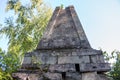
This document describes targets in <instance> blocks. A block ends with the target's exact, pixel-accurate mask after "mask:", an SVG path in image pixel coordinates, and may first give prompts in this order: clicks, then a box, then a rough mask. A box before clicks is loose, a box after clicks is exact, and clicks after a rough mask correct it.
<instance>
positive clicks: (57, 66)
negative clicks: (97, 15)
mask: <svg viewBox="0 0 120 80" xmlns="http://www.w3.org/2000/svg"><path fill="white" fill-rule="evenodd" d="M109 70H110V66H109V63H105V61H104V56H103V54H102V51H100V50H95V49H92V48H91V46H90V44H89V42H88V40H87V37H86V35H85V32H84V30H83V28H82V25H81V23H80V21H79V19H78V16H77V14H76V12H75V10H74V7H73V6H70V7H67V8H65V9H61V8H60V7H57V8H56V9H55V11H54V13H53V16H52V18H51V20H50V21H49V23H48V26H47V28H46V31H45V33H44V35H43V37H42V39H41V40H40V42H39V44H38V46H37V49H36V50H35V51H33V52H30V53H26V54H25V56H24V61H23V64H22V67H21V69H19V70H18V71H17V72H16V73H13V77H14V78H16V79H17V80H110V79H109V78H107V76H106V75H105V74H104V72H107V71H109Z"/></svg>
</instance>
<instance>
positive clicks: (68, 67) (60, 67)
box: [49, 64, 76, 72]
mask: <svg viewBox="0 0 120 80" xmlns="http://www.w3.org/2000/svg"><path fill="white" fill-rule="evenodd" d="M49 71H50V72H75V71H76V70H75V65H74V64H55V65H50V66H49Z"/></svg>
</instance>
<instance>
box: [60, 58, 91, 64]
mask: <svg viewBox="0 0 120 80" xmlns="http://www.w3.org/2000/svg"><path fill="white" fill-rule="evenodd" d="M65 63H90V60H89V56H68V57H67V56H66V57H58V64H65Z"/></svg>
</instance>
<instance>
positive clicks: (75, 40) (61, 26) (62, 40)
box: [37, 5, 91, 49]
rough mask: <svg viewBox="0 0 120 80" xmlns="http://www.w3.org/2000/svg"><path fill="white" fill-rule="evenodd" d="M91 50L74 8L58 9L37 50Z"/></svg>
mask: <svg viewBox="0 0 120 80" xmlns="http://www.w3.org/2000/svg"><path fill="white" fill-rule="evenodd" d="M54 48H56V49H57V48H59V49H60V48H64V49H65V48H91V47H90V44H89V42H88V40H87V37H86V35H85V32H84V30H83V28H82V25H81V23H80V21H79V18H78V16H77V13H76V12H75V10H74V6H72V5H71V6H68V7H66V8H65V9H61V8H60V7H56V9H55V10H54V13H53V15H52V17H51V19H50V21H49V23H48V25H47V27H46V30H45V32H44V34H43V37H42V39H41V40H40V42H39V44H38V46H37V49H54Z"/></svg>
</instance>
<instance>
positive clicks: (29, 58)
mask: <svg viewBox="0 0 120 80" xmlns="http://www.w3.org/2000/svg"><path fill="white" fill-rule="evenodd" d="M31 62H32V58H31V57H24V60H23V63H22V64H31Z"/></svg>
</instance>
